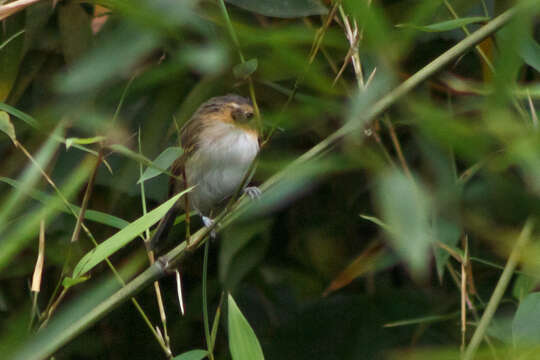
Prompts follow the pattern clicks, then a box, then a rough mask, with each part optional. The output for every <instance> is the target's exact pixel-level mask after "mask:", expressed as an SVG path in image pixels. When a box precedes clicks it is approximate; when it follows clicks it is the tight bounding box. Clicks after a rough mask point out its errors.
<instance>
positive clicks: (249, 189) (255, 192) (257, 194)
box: [244, 186, 262, 200]
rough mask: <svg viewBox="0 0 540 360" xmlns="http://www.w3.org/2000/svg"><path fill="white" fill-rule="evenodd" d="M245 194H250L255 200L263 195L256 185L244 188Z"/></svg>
mask: <svg viewBox="0 0 540 360" xmlns="http://www.w3.org/2000/svg"><path fill="white" fill-rule="evenodd" d="M244 194H246V195H247V196H249V197H250V199H251V200H255V199H258V198H260V197H261V195H262V191H261V189H259V188H258V187H256V186H248V187H247V188H245V189H244Z"/></svg>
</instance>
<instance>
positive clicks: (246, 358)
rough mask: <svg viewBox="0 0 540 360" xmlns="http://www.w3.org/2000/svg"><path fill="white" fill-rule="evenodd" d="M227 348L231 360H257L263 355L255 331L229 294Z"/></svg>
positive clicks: (262, 357)
mask: <svg viewBox="0 0 540 360" xmlns="http://www.w3.org/2000/svg"><path fill="white" fill-rule="evenodd" d="M228 304H229V306H228V310H229V349H230V351H231V357H232V359H233V360H258V359H264V355H263V352H262V349H261V345H260V344H259V340H258V339H257V336H256V335H255V332H254V331H253V329H252V328H251V326H250V325H249V323H248V321H247V320H246V318H245V317H244V315H243V314H242V312H241V311H240V309H239V308H238V305H236V302H235V301H234V299H233V297H232V296H231V294H229V298H228Z"/></svg>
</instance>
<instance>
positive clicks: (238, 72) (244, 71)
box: [233, 59, 259, 80]
mask: <svg viewBox="0 0 540 360" xmlns="http://www.w3.org/2000/svg"><path fill="white" fill-rule="evenodd" d="M258 65H259V62H258V60H257V59H249V60H248V61H246V62H243V63H241V64H238V65H236V66H235V67H234V68H233V74H234V77H235V78H237V79H239V80H245V79H247V78H248V77H249V76H250V75H251V74H253V73H254V72H255V71H256V70H257V66H258Z"/></svg>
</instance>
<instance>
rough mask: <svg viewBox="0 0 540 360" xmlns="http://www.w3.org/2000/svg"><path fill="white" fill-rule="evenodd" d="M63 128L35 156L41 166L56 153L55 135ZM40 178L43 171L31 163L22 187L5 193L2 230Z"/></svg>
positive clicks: (0, 217) (59, 129)
mask: <svg viewBox="0 0 540 360" xmlns="http://www.w3.org/2000/svg"><path fill="white" fill-rule="evenodd" d="M63 130H64V128H63V126H61V125H60V126H58V127H57V128H56V129H55V130H54V132H53V133H52V134H51V136H50V137H49V138H48V139H47V141H46V142H45V144H44V145H43V146H42V147H41V149H40V150H39V152H38V154H37V155H36V156H34V159H35V161H36V162H37V163H38V164H39V166H40V167H41V168H45V167H47V165H48V164H49V161H51V159H52V158H53V156H54V154H55V153H56V150H57V148H58V143H57V142H56V141H55V140H54V137H55V136H58V135H59V134H61V133H62V131H63ZM40 178H41V172H40V171H39V169H38V168H37V167H36V166H35V165H34V164H32V163H29V164H28V165H27V166H26V168H25V170H24V171H23V173H22V175H21V176H20V183H21V186H20V188H17V189H14V191H12V192H11V193H10V194H9V195H6V194H3V199H4V200H3V202H2V203H1V204H0V205H1V206H0V232H2V231H4V229H3V226H5V225H6V222H7V220H8V218H9V217H12V216H14V215H16V211H17V209H18V208H19V207H21V206H22V205H23V202H22V201H21V199H22V197H23V195H24V194H25V193H26V192H27V191H28V189H32V188H33V187H34V186H35V184H36V183H37V182H38V180H39V179H40Z"/></svg>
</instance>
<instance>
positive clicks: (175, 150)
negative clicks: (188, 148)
mask: <svg viewBox="0 0 540 360" xmlns="http://www.w3.org/2000/svg"><path fill="white" fill-rule="evenodd" d="M182 153H183V150H182V148H181V147H168V148H167V149H165V150H164V151H163V152H162V153H161V154H159V155H158V157H157V158H156V159H155V160H154V161H153V167H148V168H146V170H144V173H143V174H142V175H141V177H140V178H139V180H138V181H137V184H140V183H141V182H143V181H146V180H149V179H151V178H153V177H155V176H158V175H159V174H161V173H162V172H161V171H159V170H158V168H161V169H168V168H169V166H171V165H172V163H173V162H174V161H175V160H176V159H177V158H179V157H180V156H181V155H182Z"/></svg>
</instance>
